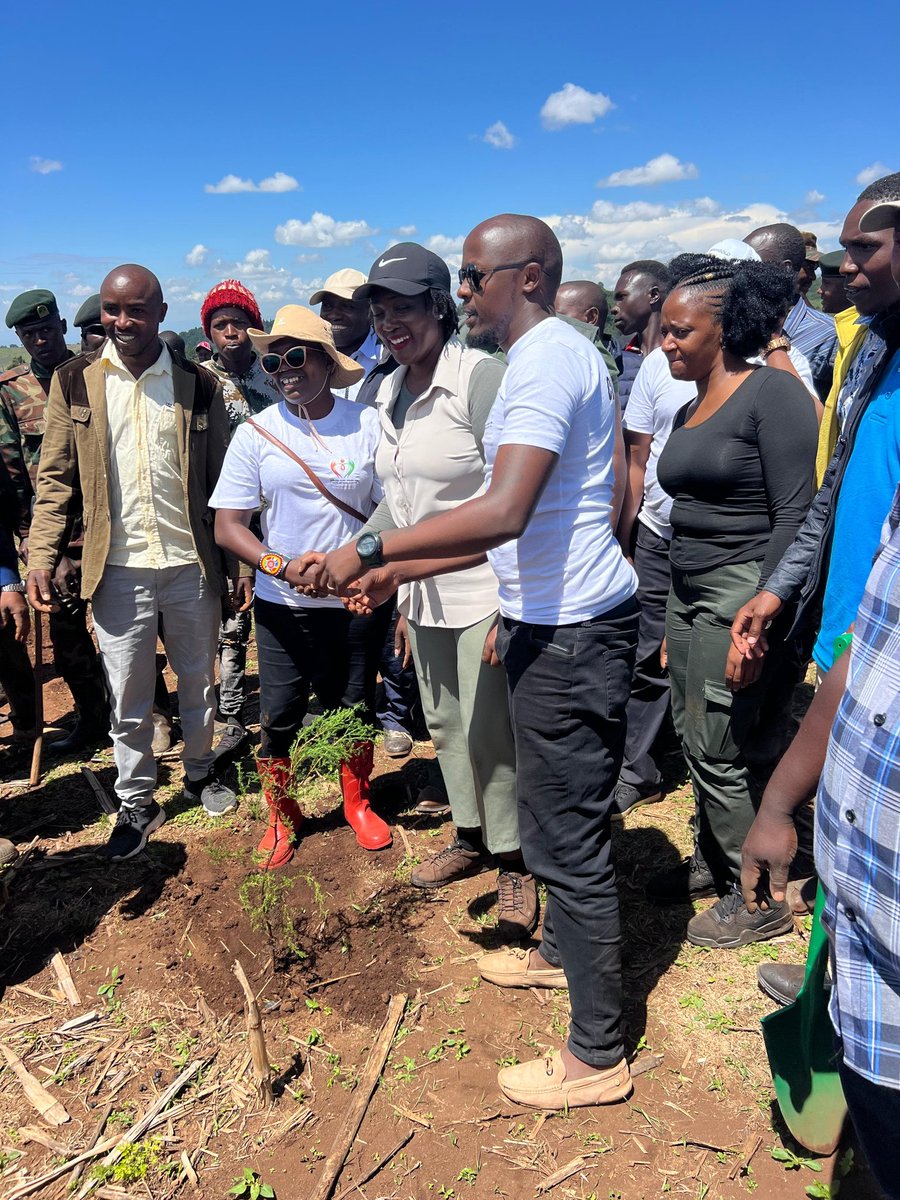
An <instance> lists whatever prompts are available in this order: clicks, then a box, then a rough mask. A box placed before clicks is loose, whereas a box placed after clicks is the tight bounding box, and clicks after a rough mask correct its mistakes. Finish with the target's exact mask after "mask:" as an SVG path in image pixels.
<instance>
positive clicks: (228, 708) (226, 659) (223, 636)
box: [219, 612, 250, 721]
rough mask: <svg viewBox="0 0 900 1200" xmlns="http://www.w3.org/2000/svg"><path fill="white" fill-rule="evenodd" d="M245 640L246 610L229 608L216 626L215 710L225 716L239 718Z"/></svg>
mask: <svg viewBox="0 0 900 1200" xmlns="http://www.w3.org/2000/svg"><path fill="white" fill-rule="evenodd" d="M249 641H250V613H249V612H229V613H228V614H227V615H226V616H223V617H222V624H221V625H220V627H219V712H220V713H221V715H222V716H223V717H224V718H226V719H228V718H229V717H230V718H232V719H233V720H235V721H240V720H241V714H242V713H243V709H244V690H245V688H244V680H245V676H246V674H247V643H248V642H249Z"/></svg>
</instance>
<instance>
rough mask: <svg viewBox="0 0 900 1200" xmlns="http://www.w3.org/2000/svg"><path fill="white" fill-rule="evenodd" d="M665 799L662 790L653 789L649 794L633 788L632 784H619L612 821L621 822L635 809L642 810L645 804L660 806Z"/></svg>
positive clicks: (614, 797) (615, 792)
mask: <svg viewBox="0 0 900 1200" xmlns="http://www.w3.org/2000/svg"><path fill="white" fill-rule="evenodd" d="M662 798H663V793H662V789H661V788H658V787H657V788H652V789H651V790H650V791H649V792H642V791H641V789H640V788H636V787H633V786H632V785H631V784H630V783H621V782H620V783H617V784H616V790H615V791H614V792H613V799H614V801H615V803H614V804H613V810H612V814H611V816H612V820H614V821H621V820H622V819H623V818H624V816H625V814H626V813H627V812H631V810H632V809H633V808H640V807H641V805H643V804H658V803H659V802H660V800H662Z"/></svg>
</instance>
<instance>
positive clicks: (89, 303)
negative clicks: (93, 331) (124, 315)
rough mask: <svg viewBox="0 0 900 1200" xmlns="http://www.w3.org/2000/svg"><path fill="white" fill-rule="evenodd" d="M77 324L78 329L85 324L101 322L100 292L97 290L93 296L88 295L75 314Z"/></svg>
mask: <svg viewBox="0 0 900 1200" xmlns="http://www.w3.org/2000/svg"><path fill="white" fill-rule="evenodd" d="M74 324H75V326H76V327H77V328H78V329H83V328H84V326H85V325H99V324H100V293H99V292H95V293H94V295H93V296H88V298H87V300H85V302H84V304H82V306H81V308H79V310H78V312H77V313H76V314H75V321H74Z"/></svg>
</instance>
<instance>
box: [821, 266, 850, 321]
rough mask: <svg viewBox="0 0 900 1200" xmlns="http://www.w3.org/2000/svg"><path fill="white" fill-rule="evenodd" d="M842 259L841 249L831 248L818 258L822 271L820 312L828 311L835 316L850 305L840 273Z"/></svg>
mask: <svg viewBox="0 0 900 1200" xmlns="http://www.w3.org/2000/svg"><path fill="white" fill-rule="evenodd" d="M843 261H844V252H843V250H833V251H832V252H831V253H830V254H823V255H822V256H821V257H820V259H819V270H820V271H821V272H822V282H821V284H820V288H821V292H822V312H826V313H829V314H830V315H831V316H836V315H837V314H838V313H840V312H844V310H845V309H848V308H849V307H850V301H849V300H848V299H847V293H846V292H845V291H844V277H843V275H842V274H841V263H842V262H843Z"/></svg>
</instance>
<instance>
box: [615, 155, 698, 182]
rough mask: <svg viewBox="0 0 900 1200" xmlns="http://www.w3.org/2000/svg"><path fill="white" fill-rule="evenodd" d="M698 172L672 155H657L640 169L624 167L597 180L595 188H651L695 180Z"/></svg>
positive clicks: (691, 165) (691, 164)
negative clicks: (685, 180)
mask: <svg viewBox="0 0 900 1200" xmlns="http://www.w3.org/2000/svg"><path fill="white" fill-rule="evenodd" d="M699 174H700V172H699V171H698V170H697V168H696V167H695V166H694V164H693V163H683V162H681V161H680V159H677V158H676V157H675V155H674V154H659V155H657V157H656V158H651V159H650V161H649V162H646V163H644V165H643V166H642V167H626V168H624V169H623V170H621V171H613V173H612V175H607V177H606V178H605V179H598V180H597V187H602V188H613V187H653V186H655V185H656V184H657V183H673V182H674V181H676V180H678V179H696V178H697V176H698V175H699Z"/></svg>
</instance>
